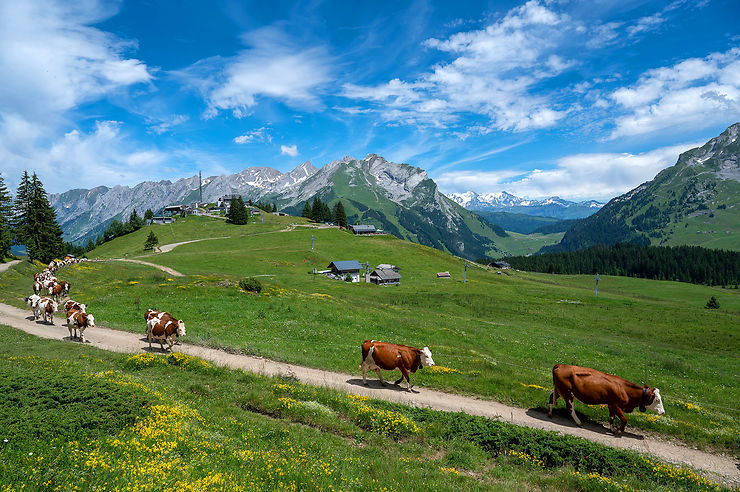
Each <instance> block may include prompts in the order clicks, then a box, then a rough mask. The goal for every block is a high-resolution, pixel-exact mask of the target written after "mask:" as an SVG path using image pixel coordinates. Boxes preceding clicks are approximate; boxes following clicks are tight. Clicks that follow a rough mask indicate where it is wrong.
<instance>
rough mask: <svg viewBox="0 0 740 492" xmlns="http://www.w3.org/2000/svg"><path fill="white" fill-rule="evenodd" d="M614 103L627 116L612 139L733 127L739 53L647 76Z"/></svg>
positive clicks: (737, 111)
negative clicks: (723, 125)
mask: <svg viewBox="0 0 740 492" xmlns="http://www.w3.org/2000/svg"><path fill="white" fill-rule="evenodd" d="M610 97H611V99H612V100H613V101H614V102H615V103H617V104H618V105H619V106H621V108H622V109H624V110H626V113H625V114H623V115H622V116H619V117H618V118H617V119H616V121H615V128H614V130H613V131H612V133H611V135H610V138H612V139H614V138H618V137H624V136H631V135H642V134H647V133H651V132H656V131H659V130H664V129H668V128H686V127H689V128H691V129H701V128H707V127H709V126H713V125H718V124H725V123H732V122H734V121H737V120H738V119H740V49H738V48H733V49H731V50H729V51H727V52H725V53H712V54H710V55H709V56H707V57H705V58H690V59H687V60H683V61H681V62H679V63H677V64H676V65H674V66H672V67H661V68H656V69H652V70H648V71H646V72H645V73H643V74H642V75H641V76H640V78H639V79H638V81H637V82H636V83H635V84H633V85H632V86H630V87H622V88H619V89H617V90H615V91H614V92H613V93H612V94H611V96H610Z"/></svg>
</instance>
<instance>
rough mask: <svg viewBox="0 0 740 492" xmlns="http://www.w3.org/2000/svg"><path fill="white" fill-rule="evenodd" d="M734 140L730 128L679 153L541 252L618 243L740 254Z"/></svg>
mask: <svg viewBox="0 0 740 492" xmlns="http://www.w3.org/2000/svg"><path fill="white" fill-rule="evenodd" d="M739 137H740V123H735V124H734V125H732V126H730V127H729V128H727V129H726V130H725V131H724V132H722V134H721V135H719V136H718V137H716V138H713V139H711V140H709V141H708V142H707V143H706V144H704V145H702V146H701V147H697V148H695V149H691V150H688V151H686V152H684V153H683V154H681V155H680V156H679V158H678V161H677V162H676V164H675V165H673V166H671V167H669V168H666V169H664V170H663V171H661V172H660V173H658V175H657V176H655V178H654V179H653V180H651V181H648V182H646V183H643V184H641V185H640V186H638V187H637V188H635V189H633V190H631V191H629V192H627V193H625V194H624V195H621V196H618V197H616V198H614V199H612V200H611V201H609V203H607V204H606V205H605V206H604V207H602V208H601V210H599V211H598V212H596V213H595V214H594V215H592V216H590V217H587V218H585V219H583V220H580V221H578V222H576V223H575V224H574V225H573V226H572V227H571V228H570V229H569V230H568V231H567V232H566V233H565V235H564V236H563V239H562V241H561V242H560V243H559V244H556V245H553V246H548V247H546V248H543V251H575V250H579V249H584V248H587V247H589V246H592V245H594V244H615V243H617V242H627V243H636V244H653V245H669V246H670V245H697V246H704V247H707V248H718V249H733V250H740V138H739Z"/></svg>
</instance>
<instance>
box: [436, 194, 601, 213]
mask: <svg viewBox="0 0 740 492" xmlns="http://www.w3.org/2000/svg"><path fill="white" fill-rule="evenodd" d="M447 197H448V198H450V199H452V200H454V201H455V202H456V203H458V204H459V205H461V206H463V207H465V208H467V209H468V210H473V211H484V212H511V213H520V214H527V215H539V216H542V217H554V218H557V219H580V218H583V217H588V216H589V215H591V214H593V213H596V211H598V210H599V209H600V208H601V207H603V206H604V204H603V203H600V202H597V201H595V200H588V201H583V202H571V201H568V200H563V199H562V198H560V197H557V196H553V197H550V198H546V199H544V200H528V199H525V198H520V197H518V196H515V195H512V194H511V193H507V192H505V191H501V192H498V193H483V194H478V193H476V192H474V191H466V192H465V193H450V194H448V195H447Z"/></svg>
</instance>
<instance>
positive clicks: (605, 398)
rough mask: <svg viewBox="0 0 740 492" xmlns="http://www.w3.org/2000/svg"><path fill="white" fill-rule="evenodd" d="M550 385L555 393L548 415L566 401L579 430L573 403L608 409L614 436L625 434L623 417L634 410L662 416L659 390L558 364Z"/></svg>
mask: <svg viewBox="0 0 740 492" xmlns="http://www.w3.org/2000/svg"><path fill="white" fill-rule="evenodd" d="M552 382H553V385H554V386H555V389H554V390H553V391H552V392H551V393H550V402H549V403H550V405H549V408H548V412H547V414H548V415H549V416H550V417H552V407H554V406H555V404H556V403H557V401H558V397H559V396H560V397H562V398H563V400H565V406H566V408H567V410H568V413H570V415H571V417H573V421H574V422H575V423H576V424H577V425H578V426H579V427H582V426H583V424H582V423H581V421H580V420H579V419H578V416H577V415H576V411H575V409H574V408H573V400H574V399H575V400H579V401H581V402H583V403H585V404H586V405H608V406H609V427H610V428H611V430H612V432H614V434H619V433H621V432H623V431H624V427H625V426H626V425H627V417H625V416H624V414H625V413H631V412H632V410H634V409H635V408H638V407H639V408H640V411H641V412H644V411H645V410H646V409H648V408H649V409H650V410H652V411H654V412H655V413H657V414H658V415H663V414H664V413H665V410H664V409H663V400H662V399H661V397H660V390H658V388H651V387H649V386H648V385H645V386H640V385H639V384H635V383H631V382H629V381H627V380H626V379H624V378H620V377H619V376H614V375H612V374H606V373H604V372H601V371H597V370H596V369H590V368H588V367H578V366H570V365H568V364H557V365H555V367H553V368H552ZM615 416H616V417H619V419H620V420H621V421H622V425H621V426H620V427H619V428H617V427H616V426H615V425H614V417H615Z"/></svg>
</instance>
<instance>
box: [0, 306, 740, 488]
mask: <svg viewBox="0 0 740 492" xmlns="http://www.w3.org/2000/svg"><path fill="white" fill-rule="evenodd" d="M63 322H64V319H63V315H62V317H57V318H56V325H54V326H52V325H46V324H43V323H42V322H34V321H32V319H31V318H30V312H29V311H27V310H22V309H18V308H16V307H13V306H9V305H7V304H2V303H0V323H2V324H6V325H9V326H12V327H14V328H17V329H20V330H22V331H24V332H26V333H30V334H33V335H36V336H39V337H42V338H51V339H57V340H62V339H63V338H66V335H67V334H68V333H67V329H66V328H65V327H63V326H62V325H61V323H63ZM85 335H86V336H87V337H88V338H89V345H90V346H93V347H97V348H101V349H104V350H111V351H115V352H123V353H140V352H142V351H143V350H145V349H146V348H148V343H147V342H146V340H145V338H144V337H143V336H142V335H141V334H136V333H129V332H123V331H118V330H111V329H107V328H104V327H100V326H96V327H95V328H91V329H89V330H87V331H86V333H85ZM70 343H71V342H70ZM80 348H81V349H82V347H80ZM178 350H180V351H181V352H184V353H186V354H190V355H194V356H197V357H201V358H203V359H206V360H209V361H211V362H214V363H216V364H219V365H222V366H227V367H231V368H234V369H243V370H245V371H249V372H253V373H258V374H264V375H267V376H279V375H283V376H293V377H295V378H297V379H298V380H299V381H301V382H303V383H306V384H311V385H316V386H326V387H330V388H335V389H339V390H341V391H345V392H347V393H353V394H360V395H363V396H368V397H371V398H380V399H384V400H389V401H394V402H398V403H404V404H407V405H412V406H416V407H427V408H432V409H435V410H443V411H449V412H464V413H467V414H470V415H480V416H483V417H489V418H500V419H501V420H504V421H506V422H510V423H512V424H516V425H520V426H524V427H532V428H536V429H544V430H549V431H555V432H559V433H561V434H570V435H573V436H578V437H582V438H584V439H588V440H590V441H594V442H598V443H601V444H605V445H607V446H612V447H615V448H623V449H631V450H634V451H638V452H641V453H648V454H652V455H654V456H656V457H658V458H660V459H662V460H665V461H668V462H672V463H677V464H683V465H689V466H691V467H694V468H696V469H700V470H705V471H706V472H709V475H710V478H713V479H715V480H720V481H723V482H725V483H730V484H734V485H735V486H738V485H740V468H739V466H740V465H738V462H737V461H736V460H734V459H732V458H730V457H727V456H721V455H713V454H709V453H705V452H702V451H698V450H695V449H691V448H688V447H685V446H681V445H678V444H673V443H671V442H666V441H663V440H659V439H654V438H651V437H645V436H642V435H639V434H636V433H633V432H629V431H628V432H626V433H625V434H623V435H622V437H615V436H613V435H611V434H607V429H606V428H604V427H603V426H601V425H598V424H586V426H585V427H584V428H579V427H576V426H575V424H573V422H572V421H571V420H570V419H566V418H563V417H560V416H555V418H553V419H549V418H548V417H547V415H546V414H545V413H544V412H540V411H535V410H527V409H523V408H516V407H509V406H506V405H503V404H501V403H497V402H494V401H488V400H479V399H475V398H471V397H465V396H460V395H453V394H448V393H442V392H439V391H434V390H430V389H426V388H418V389H416V390H415V392H414V393H409V392H407V391H406V390H401V389H400V388H399V387H396V386H392V385H389V386H388V387H382V386H381V385H380V383H379V382H378V381H377V379H375V378H372V379H370V386H369V387H365V386H363V385H362V378H361V376H360V374H359V371H358V374H351V375H350V374H340V373H335V372H330V371H322V370H319V369H312V368H308V367H302V366H296V365H292V364H285V363H281V362H275V361H272V360H269V359H263V358H259V357H250V356H245V355H235V354H229V353H226V352H223V351H220V350H216V349H210V348H206V347H199V346H195V345H189V344H183V345H179V346H178ZM358 363H359V361H358ZM561 405H562V403H561Z"/></svg>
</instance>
